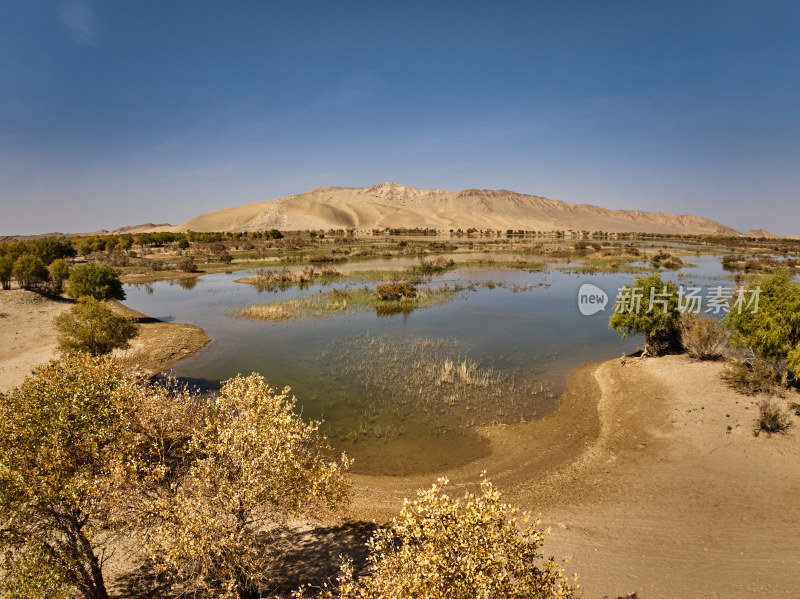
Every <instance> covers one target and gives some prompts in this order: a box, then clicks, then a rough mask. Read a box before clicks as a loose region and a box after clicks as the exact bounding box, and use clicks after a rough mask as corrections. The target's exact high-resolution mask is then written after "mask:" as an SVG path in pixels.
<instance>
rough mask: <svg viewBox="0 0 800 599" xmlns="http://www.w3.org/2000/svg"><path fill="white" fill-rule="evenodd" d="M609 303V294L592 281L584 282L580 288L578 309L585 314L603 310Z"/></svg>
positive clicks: (588, 314)
mask: <svg viewBox="0 0 800 599" xmlns="http://www.w3.org/2000/svg"><path fill="white" fill-rule="evenodd" d="M607 303H608V294H607V293H606V292H605V291H603V290H602V289H600V288H599V287H597V286H596V285H592V284H591V283H584V284H583V285H581V288H580V289H579V290H578V310H580V311H581V314H583V315H584V316H591V315H592V314H597V313H598V312H603V311H605V309H606V304H607Z"/></svg>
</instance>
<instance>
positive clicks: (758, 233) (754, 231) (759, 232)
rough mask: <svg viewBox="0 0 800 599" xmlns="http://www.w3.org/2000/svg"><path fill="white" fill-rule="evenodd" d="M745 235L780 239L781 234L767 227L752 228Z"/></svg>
mask: <svg viewBox="0 0 800 599" xmlns="http://www.w3.org/2000/svg"><path fill="white" fill-rule="evenodd" d="M744 235H745V237H756V238H757V239H780V238H781V236H780V235H778V234H776V233H772V232H771V231H767V230H766V229H750V230H749V231H748V232H747V233H745V234H744Z"/></svg>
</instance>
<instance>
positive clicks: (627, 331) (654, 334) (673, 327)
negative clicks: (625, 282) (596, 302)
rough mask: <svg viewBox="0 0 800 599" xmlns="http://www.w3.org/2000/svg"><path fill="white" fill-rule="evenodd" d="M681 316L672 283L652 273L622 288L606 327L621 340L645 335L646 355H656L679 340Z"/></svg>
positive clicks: (676, 294) (676, 293)
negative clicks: (614, 332) (619, 336)
mask: <svg viewBox="0 0 800 599" xmlns="http://www.w3.org/2000/svg"><path fill="white" fill-rule="evenodd" d="M680 316H681V314H680V312H679V311H678V288H677V287H676V286H675V283H673V282H671V281H667V282H666V283H665V282H664V281H662V280H661V276H660V275H658V274H653V275H651V276H649V277H637V278H636V280H635V281H634V282H633V285H632V286H630V287H625V288H623V290H622V293H620V296H619V297H618V298H617V303H616V305H615V306H614V314H612V315H611V319H610V320H609V326H610V327H611V328H612V329H614V330H615V331H617V332H618V333H619V334H620V335H621V336H622V338H623V339H624V338H627V337H629V336H630V335H639V334H641V335H644V353H645V355H658V354H659V353H660V352H661V351H663V350H664V349H666V348H667V347H669V346H670V345H672V344H674V343H676V342H677V340H678V339H679V330H680V329H679V326H680Z"/></svg>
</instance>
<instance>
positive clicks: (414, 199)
mask: <svg viewBox="0 0 800 599" xmlns="http://www.w3.org/2000/svg"><path fill="white" fill-rule="evenodd" d="M383 227H407V228H414V227H420V228H435V229H440V230H449V229H468V228H470V227H475V228H477V229H495V230H506V229H515V230H517V229H526V230H539V231H550V230H568V229H572V230H578V231H581V230H585V231H609V232H633V231H635V232H643V233H679V234H680V233H684V234H710V235H734V236H738V235H741V233H739V232H738V231H736V230H735V229H732V228H731V227H727V226H725V225H723V224H720V223H718V222H716V221H713V220H710V219H707V218H703V217H699V216H694V215H691V214H681V215H678V214H668V213H665V212H643V211H640V210H607V209H605V208H601V207H599V206H593V205H591V204H570V203H568V202H562V201H559V200H550V199H547V198H543V197H539V196H533V195H527V194H521V193H516V192H513V191H508V190H505V189H501V190H488V189H464V190H461V191H445V190H441V189H424V190H423V189H418V188H416V187H409V186H406V185H398V184H396V183H381V184H379V185H373V186H372V187H366V188H351V187H318V188H316V189H312V190H311V191H308V192H306V193H302V194H298V195H293V196H288V197H284V198H278V199H275V200H268V201H264V202H254V203H252V204H246V205H244V206H237V207H234V208H225V209H222V210H215V211H213V212H206V213H205V214H200V215H199V216H196V217H194V218H193V219H191V220H189V221H187V222H185V223H184V224H182V225H180V226H178V227H174V228H172V229H171V230H174V231H190V230H191V231H263V230H267V229H272V228H275V229H281V230H298V229H341V228H355V229H358V230H368V229H374V228H383ZM159 229H161V230H164V229H162V228H161V227H159ZM776 237H777V236H776Z"/></svg>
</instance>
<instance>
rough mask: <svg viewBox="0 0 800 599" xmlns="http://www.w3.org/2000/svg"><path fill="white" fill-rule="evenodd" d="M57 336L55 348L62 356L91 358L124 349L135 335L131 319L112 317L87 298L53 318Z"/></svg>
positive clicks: (109, 311)
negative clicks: (81, 355)
mask: <svg viewBox="0 0 800 599" xmlns="http://www.w3.org/2000/svg"><path fill="white" fill-rule="evenodd" d="M54 322H55V326H56V329H57V330H58V332H59V337H58V347H59V349H60V350H61V351H62V352H64V353H68V354H69V353H76V352H86V353H88V354H90V355H92V356H100V355H103V354H107V353H109V352H111V351H112V350H114V349H116V348H127V347H128V346H129V344H128V342H129V341H130V340H131V339H133V338H134V337H136V335H138V334H139V327H138V325H137V324H136V321H135V320H134V319H133V318H130V317H127V316H121V315H119V314H115V313H114V311H113V310H111V309H110V308H109V307H108V306H106V305H104V304H103V302H100V301H97V300H96V299H94V298H93V297H91V296H89V295H85V296H83V297H80V298H79V299H78V302H77V303H76V304H75V305H74V306H72V308H70V309H69V310H68V311H67V312H64V313H62V314H59V315H58V316H56V318H55V321H54Z"/></svg>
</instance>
